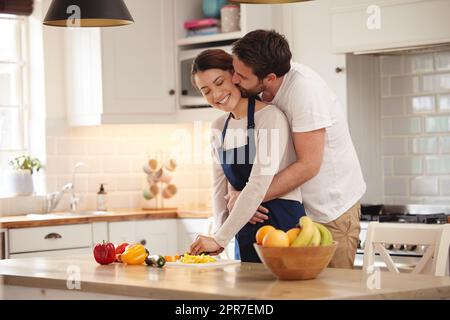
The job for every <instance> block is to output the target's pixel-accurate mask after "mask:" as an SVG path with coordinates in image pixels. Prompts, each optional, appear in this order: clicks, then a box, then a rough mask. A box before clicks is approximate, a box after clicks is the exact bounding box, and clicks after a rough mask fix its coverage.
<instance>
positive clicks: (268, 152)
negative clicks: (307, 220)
mask: <svg viewBox="0 0 450 320" xmlns="http://www.w3.org/2000/svg"><path fill="white" fill-rule="evenodd" d="M289 134H290V129H289V125H288V122H287V119H286V118H285V116H284V115H283V114H282V113H281V111H278V110H276V111H275V110H274V112H267V114H265V117H261V118H260V119H259V123H258V132H257V137H256V141H255V142H256V150H257V155H256V158H255V163H254V164H253V167H252V171H251V174H250V178H249V181H248V183H247V185H246V186H245V188H244V189H243V190H242V192H241V193H240V195H239V197H238V199H237V201H236V204H235V205H234V207H233V209H232V211H231V212H230V215H229V217H228V219H227V220H226V221H225V222H224V223H223V225H222V226H221V227H220V228H219V230H218V231H217V232H216V234H215V235H214V239H215V241H216V242H217V243H218V244H219V245H220V246H222V247H225V246H226V245H227V243H228V242H229V241H230V240H231V239H232V238H233V237H234V236H235V235H236V234H237V233H238V232H239V230H240V229H242V227H244V226H245V224H246V223H247V222H248V221H249V220H250V218H251V217H252V216H253V214H254V213H255V211H256V210H257V208H258V207H259V205H260V204H261V202H262V201H263V199H264V196H265V194H266V192H267V190H268V188H269V186H270V183H271V182H272V180H273V177H274V175H275V174H276V173H277V172H278V171H279V168H280V162H281V161H282V159H283V156H284V153H285V152H286V146H287V143H289Z"/></svg>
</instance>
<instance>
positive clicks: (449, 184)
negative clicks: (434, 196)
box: [439, 177, 450, 195]
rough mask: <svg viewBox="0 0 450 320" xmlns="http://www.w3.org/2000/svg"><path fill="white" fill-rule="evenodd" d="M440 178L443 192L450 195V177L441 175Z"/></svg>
mask: <svg viewBox="0 0 450 320" xmlns="http://www.w3.org/2000/svg"><path fill="white" fill-rule="evenodd" d="M439 180H440V189H441V194H444V195H450V177H441V178H440V179H439Z"/></svg>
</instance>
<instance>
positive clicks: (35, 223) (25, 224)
mask: <svg viewBox="0 0 450 320" xmlns="http://www.w3.org/2000/svg"><path fill="white" fill-rule="evenodd" d="M211 215H212V213H211V211H210V210H206V209H192V210H191V209H177V208H167V209H148V210H147V209H117V210H112V211H110V212H107V213H105V214H102V215H70V216H67V215H64V214H60V216H59V214H58V213H51V214H49V215H48V216H46V215H40V217H39V218H36V217H30V216H27V215H21V216H10V217H2V218H0V228H3V229H15V228H30V227H42V226H55V225H64V224H80V223H91V222H101V221H127V220H145V219H176V218H192V219H195V218H209V217H211Z"/></svg>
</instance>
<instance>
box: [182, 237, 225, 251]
mask: <svg viewBox="0 0 450 320" xmlns="http://www.w3.org/2000/svg"><path fill="white" fill-rule="evenodd" d="M223 249H224V248H222V247H221V246H220V245H219V244H218V243H217V242H216V240H214V238H213V237H207V236H201V235H200V236H198V237H197V239H196V240H195V241H194V243H192V244H191V247H190V249H189V251H190V254H192V255H199V254H201V253H203V252H208V253H209V254H210V255H218V254H220V253H221V252H222V251H223Z"/></svg>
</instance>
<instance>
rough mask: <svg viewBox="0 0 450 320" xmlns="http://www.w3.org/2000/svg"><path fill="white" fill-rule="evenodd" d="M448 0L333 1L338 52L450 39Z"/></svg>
mask: <svg viewBox="0 0 450 320" xmlns="http://www.w3.org/2000/svg"><path fill="white" fill-rule="evenodd" d="M449 12H450V1H448V0H433V1H430V0H357V1H355V0H334V3H333V8H332V11H331V20H332V22H331V30H332V32H333V50H334V51H335V52H339V53H343V52H373V51H375V52H379V51H385V50H388V51H390V50H395V49H401V48H407V47H408V48H409V47H420V46H425V45H435V44H441V43H446V42H450V19H448V13H449Z"/></svg>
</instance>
